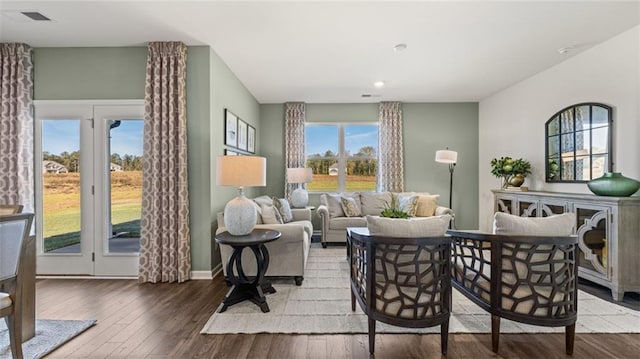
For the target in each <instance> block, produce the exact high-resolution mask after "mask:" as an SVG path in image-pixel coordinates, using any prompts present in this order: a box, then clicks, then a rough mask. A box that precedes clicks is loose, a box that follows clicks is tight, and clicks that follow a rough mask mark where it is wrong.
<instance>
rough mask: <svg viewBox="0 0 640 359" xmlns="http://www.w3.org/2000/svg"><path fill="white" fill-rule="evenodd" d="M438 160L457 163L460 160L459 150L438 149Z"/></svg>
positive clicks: (439, 161)
mask: <svg viewBox="0 0 640 359" xmlns="http://www.w3.org/2000/svg"><path fill="white" fill-rule="evenodd" d="M436 162H438V163H456V162H458V152H456V151H451V150H439V151H436Z"/></svg>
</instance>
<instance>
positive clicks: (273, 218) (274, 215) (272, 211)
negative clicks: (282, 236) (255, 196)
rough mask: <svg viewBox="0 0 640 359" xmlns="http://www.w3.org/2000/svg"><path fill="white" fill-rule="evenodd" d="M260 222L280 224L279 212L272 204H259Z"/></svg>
mask: <svg viewBox="0 0 640 359" xmlns="http://www.w3.org/2000/svg"><path fill="white" fill-rule="evenodd" d="M260 209H261V210H262V223H264V224H282V223H283V222H282V217H281V216H280V212H278V210H277V209H276V208H275V207H274V206H272V205H264V204H263V205H261V206H260Z"/></svg>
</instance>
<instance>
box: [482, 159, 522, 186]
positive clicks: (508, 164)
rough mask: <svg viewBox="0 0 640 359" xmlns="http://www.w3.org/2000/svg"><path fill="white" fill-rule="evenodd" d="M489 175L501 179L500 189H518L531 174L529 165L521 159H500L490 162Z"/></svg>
mask: <svg viewBox="0 0 640 359" xmlns="http://www.w3.org/2000/svg"><path fill="white" fill-rule="evenodd" d="M491 174H493V175H494V176H496V177H502V179H503V181H502V188H507V186H509V185H511V186H515V187H520V186H521V185H522V184H523V183H524V179H525V177H527V175H529V174H531V163H529V161H527V160H524V159H522V158H518V159H513V158H511V157H500V158H499V159H497V158H494V159H492V160H491Z"/></svg>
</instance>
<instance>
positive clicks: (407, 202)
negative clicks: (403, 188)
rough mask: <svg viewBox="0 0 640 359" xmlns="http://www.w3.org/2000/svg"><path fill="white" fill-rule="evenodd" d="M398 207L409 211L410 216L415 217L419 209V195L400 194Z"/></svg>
mask: <svg viewBox="0 0 640 359" xmlns="http://www.w3.org/2000/svg"><path fill="white" fill-rule="evenodd" d="M398 209H399V210H401V211H405V212H407V214H408V215H409V217H415V216H416V210H417V209H418V196H416V195H398Z"/></svg>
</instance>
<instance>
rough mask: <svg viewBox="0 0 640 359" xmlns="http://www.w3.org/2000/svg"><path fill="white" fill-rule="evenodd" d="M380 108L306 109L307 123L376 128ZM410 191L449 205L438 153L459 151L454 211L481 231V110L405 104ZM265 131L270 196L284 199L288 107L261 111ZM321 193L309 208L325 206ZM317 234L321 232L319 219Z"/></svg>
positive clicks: (462, 224) (461, 224)
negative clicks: (367, 124) (362, 124)
mask: <svg viewBox="0 0 640 359" xmlns="http://www.w3.org/2000/svg"><path fill="white" fill-rule="evenodd" d="M378 107H379V105H378V104H377V103H371V104H307V105H306V111H305V115H306V121H307V122H352V123H355V122H377V121H378ZM402 112H403V122H404V129H403V136H404V144H405V152H404V170H405V190H407V191H419V192H430V193H434V194H440V201H439V203H440V204H441V205H444V206H448V205H449V168H448V166H447V165H444V164H439V163H436V162H435V160H434V158H435V152H436V151H437V150H439V149H445V148H446V147H449V148H450V149H452V150H455V151H458V164H457V165H456V168H455V171H454V184H453V187H454V188H453V209H454V211H455V212H456V227H457V228H459V229H476V228H477V226H478V200H477V196H478V163H477V153H478V104H477V103H475V102H474V103H404V104H402ZM260 121H261V124H262V128H263V130H262V131H261V132H260V133H259V139H260V141H261V142H262V144H263V145H262V147H261V152H262V154H263V155H264V156H265V157H267V165H268V171H267V187H266V189H265V191H264V193H265V194H269V195H275V196H282V195H283V194H284V173H285V168H284V135H283V134H284V105H283V104H267V105H261V106H260ZM319 197H320V196H319V193H311V194H310V196H309V202H310V205H314V206H317V205H318V204H319V203H320V198H319ZM313 226H314V229H316V230H319V229H320V221H319V218H317V217H315V216H314V221H313Z"/></svg>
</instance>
